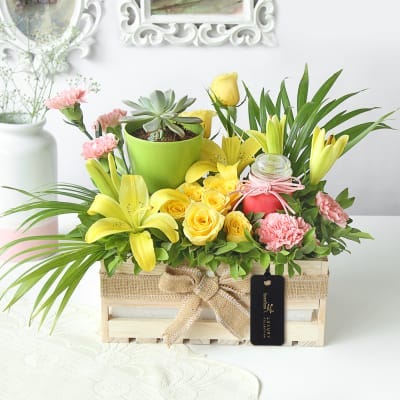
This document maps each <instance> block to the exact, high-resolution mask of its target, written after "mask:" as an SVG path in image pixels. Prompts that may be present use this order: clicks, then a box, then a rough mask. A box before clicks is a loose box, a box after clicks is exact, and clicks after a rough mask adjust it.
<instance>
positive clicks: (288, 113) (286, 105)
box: [280, 80, 294, 127]
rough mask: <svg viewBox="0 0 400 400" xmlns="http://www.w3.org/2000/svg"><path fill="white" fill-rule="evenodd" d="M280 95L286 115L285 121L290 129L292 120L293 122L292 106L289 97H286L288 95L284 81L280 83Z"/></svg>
mask: <svg viewBox="0 0 400 400" xmlns="http://www.w3.org/2000/svg"><path fill="white" fill-rule="evenodd" d="M280 95H281V101H282V105H283V109H284V112H285V114H286V121H287V123H288V125H289V127H291V126H292V124H293V120H294V118H293V111H292V105H291V104H290V100H289V96H288V93H287V90H286V84H285V81H284V80H283V81H282V83H281V88H280Z"/></svg>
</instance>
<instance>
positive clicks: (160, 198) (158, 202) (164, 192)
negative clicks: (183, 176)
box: [150, 189, 190, 212]
mask: <svg viewBox="0 0 400 400" xmlns="http://www.w3.org/2000/svg"><path fill="white" fill-rule="evenodd" d="M169 200H178V201H182V202H187V203H189V202H190V199H189V197H188V196H186V194H184V193H182V192H181V191H179V190H176V189H160V190H157V192H154V193H153V194H152V195H151V197H150V204H151V206H152V212H158V211H159V210H160V208H161V207H162V206H163V204H165V203H166V202H167V201H169Z"/></svg>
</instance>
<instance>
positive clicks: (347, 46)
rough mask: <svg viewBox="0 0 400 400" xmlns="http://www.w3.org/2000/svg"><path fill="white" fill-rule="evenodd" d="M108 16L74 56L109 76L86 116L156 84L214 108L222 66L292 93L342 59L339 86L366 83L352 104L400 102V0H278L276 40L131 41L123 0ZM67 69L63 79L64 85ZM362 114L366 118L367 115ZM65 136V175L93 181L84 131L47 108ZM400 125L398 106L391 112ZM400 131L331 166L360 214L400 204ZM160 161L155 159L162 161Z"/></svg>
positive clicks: (110, 5) (101, 76)
mask: <svg viewBox="0 0 400 400" xmlns="http://www.w3.org/2000/svg"><path fill="white" fill-rule="evenodd" d="M104 3H105V4H104V16H103V19H102V21H101V23H100V28H99V31H98V32H97V35H96V44H95V46H94V48H93V51H92V54H91V56H90V57H89V58H88V59H79V58H78V55H73V56H72V57H71V59H72V62H73V64H74V66H75V72H79V73H82V74H84V75H87V76H91V77H93V78H94V79H95V80H97V81H98V82H99V83H101V85H102V90H101V92H100V93H99V94H97V95H91V96H90V97H89V102H88V104H86V105H85V106H84V109H85V115H86V117H87V118H86V119H87V122H88V125H91V122H92V121H93V120H94V119H95V118H96V116H97V115H99V114H102V113H105V112H108V111H110V110H111V109H112V108H114V107H122V106H123V104H122V102H121V99H126V98H128V99H135V98H137V97H138V96H139V95H146V94H148V93H149V92H150V91H152V90H153V89H156V88H161V89H168V88H174V89H175V90H176V91H177V93H178V95H184V94H190V95H192V96H194V97H197V98H198V101H197V107H198V108H203V107H207V108H208V106H209V105H208V100H207V95H206V93H205V88H206V87H207V86H208V85H209V83H210V82H211V80H212V78H213V77H214V76H215V75H217V74H219V73H223V72H230V71H237V72H238V73H239V75H240V78H241V79H242V80H244V81H245V82H246V83H247V84H248V86H249V87H250V88H251V89H252V90H253V91H255V92H258V91H259V89H260V88H261V87H262V86H264V87H266V88H269V89H271V91H272V93H273V94H274V93H276V91H277V90H278V88H279V83H280V81H281V79H283V78H285V77H287V78H288V79H287V85H288V87H289V89H293V90H292V93H293V98H295V97H294V95H295V91H294V90H295V88H296V86H297V83H298V80H299V79H300V76H301V74H302V71H303V68H304V64H305V63H308V65H309V70H310V79H311V86H312V87H314V88H316V87H317V85H320V84H321V83H322V82H323V81H324V80H325V79H326V78H327V77H328V76H329V75H330V74H331V73H333V72H335V71H337V70H338V69H341V68H344V72H343V74H342V77H341V78H340V79H339V82H338V83H337V85H336V88H335V89H334V90H333V92H332V97H333V96H335V95H336V96H338V95H342V94H344V93H348V92H351V91H354V90H358V89H363V88H368V89H369V90H368V91H366V92H364V93H362V94H360V95H359V96H357V97H356V99H355V100H353V101H349V102H348V103H347V104H348V107H349V108H354V107H359V106H380V107H382V109H381V110H378V111H377V112H374V113H371V114H372V115H373V116H374V117H378V116H380V115H382V114H384V113H386V112H388V111H390V110H393V109H396V108H398V107H400V23H399V16H400V3H399V2H398V0H381V1H379V2H377V1H373V0H351V1H350V0H335V1H321V0H303V1H293V0H276V1H275V3H276V34H277V38H278V45H277V47H276V48H266V47H262V46H259V47H253V48H235V47H230V46H226V47H218V48H210V47H208V48H205V47H203V48H196V47H185V48H179V47H161V48H160V47H159V48H137V47H124V45H123V43H122V41H121V32H120V31H119V25H118V4H119V2H118V1H114V0H105V1H104ZM64 78H66V77H62V78H61V79H60V81H59V83H58V88H60V89H61V88H63V87H64ZM365 118H366V117H364V121H365ZM47 119H48V123H47V128H48V130H49V131H51V132H52V133H53V134H54V136H55V137H56V138H57V142H58V148H59V180H60V181H67V182H75V183H80V184H86V183H87V184H89V180H88V178H87V176H86V173H85V169H84V162H83V160H82V158H81V157H80V152H81V144H82V143H83V142H84V140H85V139H84V137H83V135H81V134H80V133H79V132H78V131H75V130H73V129H72V128H71V127H67V126H66V125H65V124H64V123H63V122H62V119H61V117H60V115H59V114H58V113H57V112H49V113H48V115H47ZM391 124H392V126H393V127H395V128H400V113H397V115H395V116H394V117H393V119H392V121H391ZM399 151H400V132H399V131H378V132H376V133H374V134H372V135H371V136H369V137H368V138H367V139H366V140H365V141H364V142H362V143H361V144H359V145H358V146H357V147H356V148H354V149H352V151H350V152H349V153H347V154H346V155H345V156H344V157H343V158H342V159H340V160H339V161H338V162H337V164H336V165H335V166H334V168H333V170H332V171H331V172H330V174H329V176H328V178H329V185H328V190H329V192H330V193H331V194H332V195H334V196H335V195H336V194H337V193H338V192H339V191H341V190H342V189H343V188H344V187H347V186H348V187H350V192H351V194H353V195H356V196H357V201H356V204H355V205H354V206H353V208H352V209H351V210H350V211H351V213H352V214H354V215H357V214H371V215H379V214H382V215H399V214H400V189H399V175H400V157H399V156H398V154H399ZM154 167H155V168H157V165H156V162H155V166H154Z"/></svg>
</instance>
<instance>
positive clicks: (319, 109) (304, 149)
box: [217, 65, 393, 176]
mask: <svg viewBox="0 0 400 400" xmlns="http://www.w3.org/2000/svg"><path fill="white" fill-rule="evenodd" d="M341 73H342V70H340V71H337V72H335V73H334V74H332V75H331V76H330V77H329V78H328V79H327V80H326V81H325V82H323V84H322V85H321V86H320V87H319V88H318V89H317V91H316V92H315V94H314V95H313V96H310V95H309V90H310V89H309V73H308V67H307V65H306V66H305V68H304V73H303V75H302V77H301V79H300V82H299V85H298V89H297V104H296V106H297V107H296V108H295V107H294V106H293V104H292V103H291V101H290V98H289V94H288V92H287V89H286V84H285V80H283V81H282V83H281V85H280V89H279V92H278V94H277V97H276V100H275V101H274V100H273V99H272V98H271V96H270V94H269V91H267V90H265V89H262V90H261V93H260V96H259V100H258V102H257V100H256V99H255V97H254V95H253V94H252V93H251V92H250V90H249V89H248V87H247V86H246V85H245V84H243V86H244V89H245V92H246V96H247V111H248V113H247V114H248V128H249V129H252V130H258V131H260V132H265V129H266V122H267V118H268V116H269V117H272V116H274V115H276V116H277V117H278V118H279V119H280V118H281V117H282V115H283V114H286V117H287V125H286V131H285V135H284V143H285V145H284V151H283V154H284V155H286V156H287V157H288V158H289V159H290V161H291V165H292V169H293V174H294V176H302V175H307V174H308V172H309V169H308V161H309V159H310V153H311V140H312V134H313V130H314V128H315V127H316V126H320V127H321V128H323V129H325V130H326V131H331V130H333V129H335V130H336V131H337V132H336V134H335V136H336V137H337V138H339V137H340V136H342V135H349V137H350V138H349V141H348V143H347V145H346V147H345V150H344V153H345V152H347V151H349V150H350V149H351V148H352V147H353V146H355V145H356V144H357V143H359V142H360V141H361V140H362V139H364V138H365V137H366V136H367V135H368V134H369V133H371V132H373V131H377V130H380V129H388V128H390V127H389V126H388V125H386V124H385V123H384V121H385V120H387V118H388V117H389V116H390V115H392V114H393V112H391V113H388V114H386V115H384V116H382V117H381V118H379V119H378V120H377V121H372V122H364V123H362V124H357V125H353V126H350V127H348V128H346V129H341V128H340V126H341V125H342V124H344V123H345V122H347V123H349V122H351V121H352V120H353V118H355V117H357V116H360V115H363V114H366V113H368V112H369V111H371V110H374V109H375V108H376V107H370V108H359V109H355V110H351V111H347V110H341V111H337V109H338V107H339V106H341V105H342V103H344V102H345V101H346V100H348V99H350V98H351V97H353V96H356V95H358V94H359V93H360V92H362V90H361V91H357V92H352V93H347V94H345V95H343V96H341V97H338V98H336V99H333V100H329V98H328V95H329V93H330V90H331V89H332V87H333V86H334V85H335V83H336V81H337V79H338V78H339V76H340V75H341ZM217 114H218V116H219V117H220V119H221V116H220V114H219V113H218V112H217ZM221 121H222V123H223V125H224V127H225V128H226V129H227V131H228V132H230V131H235V132H241V133H240V136H242V137H243V134H242V132H243V131H242V129H240V128H238V127H237V126H236V121H234V122H230V121H229V119H226V118H225V119H224V120H221ZM229 124H230V125H231V126H225V125H229Z"/></svg>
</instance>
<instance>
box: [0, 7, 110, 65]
mask: <svg viewBox="0 0 400 400" xmlns="http://www.w3.org/2000/svg"><path fill="white" fill-rule="evenodd" d="M34 1H36V3H34V4H33V3H29V2H34ZM16 4H22V6H19V7H20V8H18V6H17V5H16ZM24 4H28V5H24ZM35 4H37V7H38V9H37V11H36V10H34V6H35ZM102 4H103V0H25V2H24V0H21V1H19V3H18V0H2V1H1V2H0V22H1V23H2V27H3V32H2V35H1V37H0V50H1V51H2V53H3V54H4V53H5V52H7V50H8V49H9V50H11V51H13V50H15V49H18V48H21V49H25V50H26V49H29V51H30V52H31V53H32V54H33V55H37V54H40V53H41V52H43V50H45V49H46V48H50V47H51V48H52V49H57V47H59V48H60V51H64V52H65V53H66V54H65V65H64V66H62V69H63V70H65V69H67V68H68V66H69V65H68V62H67V56H68V54H69V53H70V52H71V51H73V50H78V51H79V52H80V56H81V57H82V58H83V57H86V56H87V55H88V54H89V53H90V48H91V46H92V44H93V43H94V37H93V36H94V33H95V31H96V30H97V27H98V25H99V22H100V19H101V17H102ZM55 6H57V7H58V8H59V9H58V10H57V13H58V14H56V12H55V11H53V9H56V7H55ZM23 7H30V9H28V8H27V9H26V11H24V8H23ZM28 10H29V13H28ZM32 10H33V11H32ZM24 12H25V15H24ZM35 13H36V14H37V15H36V14H35ZM33 17H35V18H33ZM32 21H34V22H35V23H36V26H34V25H32ZM56 22H57V23H58V24H56ZM63 24H64V25H63ZM27 26H29V27H30V28H31V29H30V30H28V29H27V28H26V27H27ZM32 26H33V28H32ZM54 26H56V27H57V28H58V29H59V32H58V31H57V34H55V33H54ZM50 29H52V30H53V31H52V32H50ZM46 35H47V36H46ZM38 37H40V39H37V38H38ZM65 46H68V49H67V51H65Z"/></svg>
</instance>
